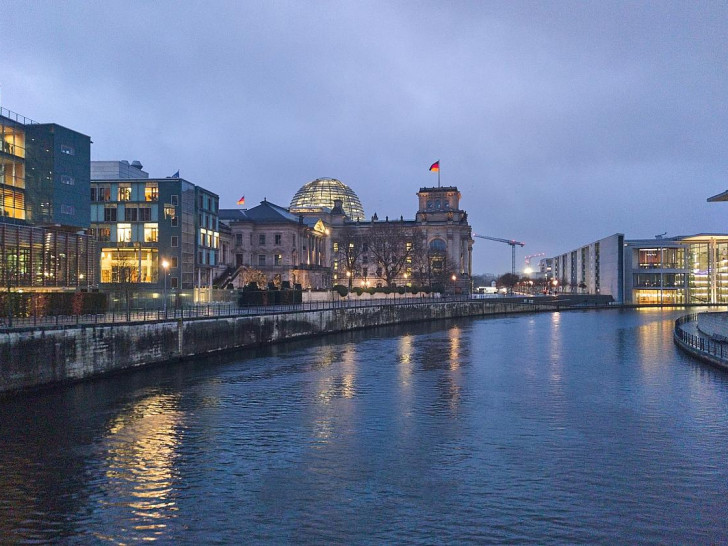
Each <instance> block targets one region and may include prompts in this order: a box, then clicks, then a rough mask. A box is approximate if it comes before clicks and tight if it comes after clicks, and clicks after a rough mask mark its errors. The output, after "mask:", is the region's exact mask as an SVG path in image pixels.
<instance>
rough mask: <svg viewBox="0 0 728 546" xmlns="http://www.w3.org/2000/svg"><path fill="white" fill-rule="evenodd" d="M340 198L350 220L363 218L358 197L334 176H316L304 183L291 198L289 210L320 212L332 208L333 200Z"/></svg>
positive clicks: (295, 211)
mask: <svg viewBox="0 0 728 546" xmlns="http://www.w3.org/2000/svg"><path fill="white" fill-rule="evenodd" d="M336 199H340V200H341V206H342V208H343V209H344V214H346V215H347V216H348V217H349V219H350V220H364V207H362V205H361V201H359V197H358V196H357V195H356V193H354V190H352V189H351V188H350V187H349V186H347V185H346V184H344V183H343V182H342V181H341V180H337V179H336V178H317V179H316V180H314V181H313V182H309V183H308V184H305V185H304V186H302V187H301V189H299V190H298V191H297V192H296V195H294V196H293V199H291V205H290V207H289V210H290V211H291V212H293V213H297V214H300V213H306V212H321V211H322V210H323V209H332V208H334V200H336Z"/></svg>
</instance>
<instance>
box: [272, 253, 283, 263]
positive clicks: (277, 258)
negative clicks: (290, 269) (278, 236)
mask: <svg viewBox="0 0 728 546" xmlns="http://www.w3.org/2000/svg"><path fill="white" fill-rule="evenodd" d="M273 263H274V264H275V265H283V256H281V255H280V254H276V255H275V256H274V257H273Z"/></svg>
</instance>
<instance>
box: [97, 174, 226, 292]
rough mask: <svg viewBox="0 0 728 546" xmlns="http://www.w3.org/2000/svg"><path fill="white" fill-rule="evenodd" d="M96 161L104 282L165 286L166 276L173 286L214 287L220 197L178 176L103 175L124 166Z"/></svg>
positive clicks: (173, 287)
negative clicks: (111, 165)
mask: <svg viewBox="0 0 728 546" xmlns="http://www.w3.org/2000/svg"><path fill="white" fill-rule="evenodd" d="M95 163H96V162H93V164H92V170H93V173H94V177H99V178H98V179H97V178H94V180H93V181H92V183H91V190H90V197H91V230H90V231H91V233H92V234H93V235H94V236H95V237H96V239H97V240H98V244H99V251H100V256H101V266H100V274H101V282H102V283H103V284H107V285H114V284H134V285H137V287H138V288H140V289H143V288H153V289H161V288H163V287H164V285H165V277H166V285H167V287H168V288H170V289H184V290H187V289H207V288H210V287H211V286H212V280H213V279H212V277H213V271H214V270H215V268H216V266H217V265H218V249H219V246H220V239H219V237H220V236H219V230H218V219H217V212H218V196H217V195H216V194H214V193H212V192H209V191H207V190H205V189H203V188H200V187H198V186H195V185H194V184H192V183H191V182H188V181H187V180H184V179H182V178H178V177H173V178H151V179H150V178H145V177H140V176H133V177H130V178H108V179H105V178H101V177H103V176H115V175H118V174H120V173H122V174H123V172H124V168H121V169H117V170H114V169H109V168H108V167H109V164H110V163H112V162H108V161H105V162H101V163H103V164H104V169H98V168H97V167H96V165H95ZM118 163H119V164H122V163H125V162H118ZM132 165H133V164H132ZM125 166H129V165H128V163H127V164H126V165H122V167H125ZM141 168H142V166H141V164H139V165H138V168H136V170H137V172H135V173H133V174H134V175H137V174H138V173H139V172H143V171H141ZM144 174H146V173H144ZM165 264H166V267H165ZM195 299H196V300H198V299H204V298H202V297H201V296H200V294H198V293H196V294H195Z"/></svg>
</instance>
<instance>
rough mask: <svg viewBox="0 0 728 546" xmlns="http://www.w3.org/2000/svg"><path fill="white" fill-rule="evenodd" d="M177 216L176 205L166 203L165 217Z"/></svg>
mask: <svg viewBox="0 0 728 546" xmlns="http://www.w3.org/2000/svg"><path fill="white" fill-rule="evenodd" d="M176 216H177V209H176V208H174V205H164V218H165V220H166V219H168V218H175V217H176Z"/></svg>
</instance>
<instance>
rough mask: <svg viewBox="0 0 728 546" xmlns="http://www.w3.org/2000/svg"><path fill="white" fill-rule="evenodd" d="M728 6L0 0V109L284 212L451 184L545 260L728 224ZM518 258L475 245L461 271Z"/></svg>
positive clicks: (380, 202) (498, 230)
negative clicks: (315, 190)
mask: <svg viewBox="0 0 728 546" xmlns="http://www.w3.org/2000/svg"><path fill="white" fill-rule="evenodd" d="M726 44H728V4H727V3H726V2H724V1H710V2H708V1H686V2H668V1H660V2H646V3H642V2H632V1H630V2H627V1H625V2H607V1H602V0H600V1H581V2H545V1H544V2H518V1H507V2H506V1H504V2H485V1H473V2H446V1H438V2H428V1H406V0H398V1H390V2H380V1H351V2H349V1H332V2H316V1H310V2H308V1H303V0H300V1H291V2H277V1H267V2H256V1H245V2H233V1H231V2H221V1H211V2H184V1H182V2H162V1H155V2H134V1H125V2H74V1H66V2H51V1H32V2H28V1H26V0H18V1H15V0H0V59H1V61H2V62H0V86H1V89H2V98H1V100H2V106H3V107H5V108H9V109H10V110H13V111H15V112H19V113H21V114H23V115H25V116H28V117H30V118H33V119H35V120H37V121H41V122H55V123H59V124H61V125H65V126H67V127H69V128H72V129H75V130H77V131H80V132H82V133H85V134H88V135H90V136H91V137H92V139H93V142H94V144H93V146H92V159H95V160H108V159H128V160H130V161H131V160H134V159H138V160H140V161H141V162H142V163H143V164H144V167H145V170H147V171H148V172H149V173H150V174H151V175H152V176H159V177H164V176H169V175H171V174H172V173H174V172H175V171H177V170H179V171H180V174H181V176H182V177H184V178H186V179H188V180H190V181H192V182H194V183H196V184H198V185H201V186H204V187H206V188H208V189H211V190H212V191H214V192H216V193H218V194H219V195H220V198H221V204H222V206H223V207H230V208H231V207H234V206H235V201H236V200H237V199H238V198H239V197H240V196H241V195H243V194H244V195H245V198H246V201H247V204H248V206H251V205H254V204H256V203H257V202H259V201H261V200H262V199H263V198H264V197H265V198H267V199H268V200H270V201H273V202H275V203H278V204H281V205H285V206H287V205H288V203H289V202H290V199H291V197H292V196H293V194H294V193H295V191H296V190H297V189H298V188H299V187H300V186H302V185H303V184H305V183H306V182H309V181H311V180H313V179H315V178H319V177H324V176H327V177H334V178H338V179H340V180H342V181H343V182H344V183H346V184H348V185H349V186H351V187H352V188H353V189H354V190H355V191H356V192H357V194H358V195H359V197H360V199H361V201H362V203H363V205H364V209H365V212H366V214H367V215H371V214H373V213H374V212H376V213H377V214H378V215H379V217H380V218H383V217H384V216H386V215H388V216H390V217H397V218H399V216H400V215H404V216H405V218H413V217H414V214H415V212H416V208H417V198H416V195H415V194H416V192H417V190H418V189H419V188H420V187H422V186H429V185H436V184H437V176H436V175H434V174H432V173H429V172H428V167H429V166H430V164H431V163H432V162H433V161H435V160H437V159H439V160H440V161H441V165H442V171H441V178H442V183H443V185H455V186H457V187H458V188H459V189H460V191H461V192H462V201H461V204H462V208H464V209H465V210H467V211H468V213H469V219H470V223H471V225H472V226H473V229H474V231H475V232H476V233H479V234H484V235H491V236H495V237H504V238H515V239H518V240H521V241H524V242H526V247H525V248H523V249H522V250H521V249H519V251H518V253H519V254H518V255H519V258H518V263H519V265H522V264H523V256H525V255H526V254H537V253H540V252H545V253H546V254H548V255H553V254H557V253H560V252H564V251H567V250H571V249H572V248H575V247H577V246H579V245H582V244H586V243H589V242H591V241H594V240H596V239H599V238H602V237H605V236H608V235H611V234H613V233H616V232H622V233H625V234H626V236H627V237H628V238H648V237H653V236H654V235H655V234H658V233H663V232H667V233H668V236H670V235H681V234H691V233H698V232H728V203H712V204H709V203H706V198H707V197H709V196H711V195H714V194H717V193H719V192H722V191H723V190H726V189H728V179H727V178H728V153H727V152H728V138H727V137H728V53H727V52H728V46H727V45H726ZM509 270H510V247H508V246H507V245H502V244H499V243H492V242H488V241H483V240H480V239H476V244H475V248H474V272H476V273H482V272H494V273H503V272H506V271H509Z"/></svg>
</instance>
